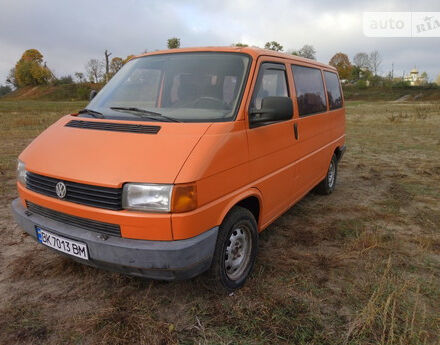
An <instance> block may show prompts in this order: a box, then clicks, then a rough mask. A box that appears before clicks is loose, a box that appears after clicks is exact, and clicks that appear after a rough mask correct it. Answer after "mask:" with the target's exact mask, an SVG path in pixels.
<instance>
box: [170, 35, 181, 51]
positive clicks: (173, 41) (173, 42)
mask: <svg viewBox="0 0 440 345" xmlns="http://www.w3.org/2000/svg"><path fill="white" fill-rule="evenodd" d="M167 47H168V49H176V48H180V38H177V37H171V38H169V39H168V41H167Z"/></svg>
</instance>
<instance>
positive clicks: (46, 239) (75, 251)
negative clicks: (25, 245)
mask: <svg viewBox="0 0 440 345" xmlns="http://www.w3.org/2000/svg"><path fill="white" fill-rule="evenodd" d="M35 229H36V231H37V239H38V242H40V243H42V244H44V245H45V246H48V247H51V248H53V249H56V250H58V251H60V252H63V253H66V254H69V255H73V256H76V257H78V258H81V259H84V260H88V259H89V253H88V251H87V245H86V244H85V243H82V242H78V241H74V240H71V239H69V238H65V237H62V236H59V235H55V234H53V233H51V232H49V231H46V230H44V229H41V228H40V227H38V226H36V227H35Z"/></svg>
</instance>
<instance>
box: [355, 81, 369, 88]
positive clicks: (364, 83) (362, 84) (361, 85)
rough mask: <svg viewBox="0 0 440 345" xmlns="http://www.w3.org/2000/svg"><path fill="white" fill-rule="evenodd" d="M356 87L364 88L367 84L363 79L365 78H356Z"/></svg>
mask: <svg viewBox="0 0 440 345" xmlns="http://www.w3.org/2000/svg"><path fill="white" fill-rule="evenodd" d="M356 87H357V88H358V89H366V88H367V87H368V86H367V82H366V81H365V80H362V79H361V80H358V81H357V82H356Z"/></svg>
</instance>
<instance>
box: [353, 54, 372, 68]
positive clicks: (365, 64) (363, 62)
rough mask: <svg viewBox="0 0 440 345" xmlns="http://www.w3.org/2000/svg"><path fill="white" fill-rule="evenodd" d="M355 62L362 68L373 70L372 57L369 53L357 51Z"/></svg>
mask: <svg viewBox="0 0 440 345" xmlns="http://www.w3.org/2000/svg"><path fill="white" fill-rule="evenodd" d="M353 63H354V65H355V66H356V67H358V68H359V69H361V70H371V62H370V57H369V56H368V54H367V53H357V54H356V55H355V56H354V58H353Z"/></svg>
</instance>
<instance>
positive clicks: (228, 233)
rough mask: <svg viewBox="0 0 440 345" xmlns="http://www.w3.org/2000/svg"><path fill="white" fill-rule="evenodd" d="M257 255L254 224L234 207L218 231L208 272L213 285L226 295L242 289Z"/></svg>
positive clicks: (247, 214)
mask: <svg viewBox="0 0 440 345" xmlns="http://www.w3.org/2000/svg"><path fill="white" fill-rule="evenodd" d="M257 251H258V230H257V222H256V220H255V218H254V216H253V214H252V213H251V212H250V211H249V210H247V209H246V208H243V207H239V206H236V207H234V208H233V209H232V210H231V211H230V212H229V213H228V214H227V216H226V217H225V219H224V220H223V222H222V224H221V225H220V228H219V234H218V237H217V243H216V247H215V252H214V257H213V261H212V266H211V270H210V273H211V277H212V280H213V283H214V284H215V285H217V286H220V287H223V288H225V289H226V290H228V291H232V290H235V289H239V288H241V287H242V286H243V285H244V283H245V282H246V279H247V277H248V276H249V274H250V273H251V271H252V268H253V266H254V263H255V258H256V256H257Z"/></svg>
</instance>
